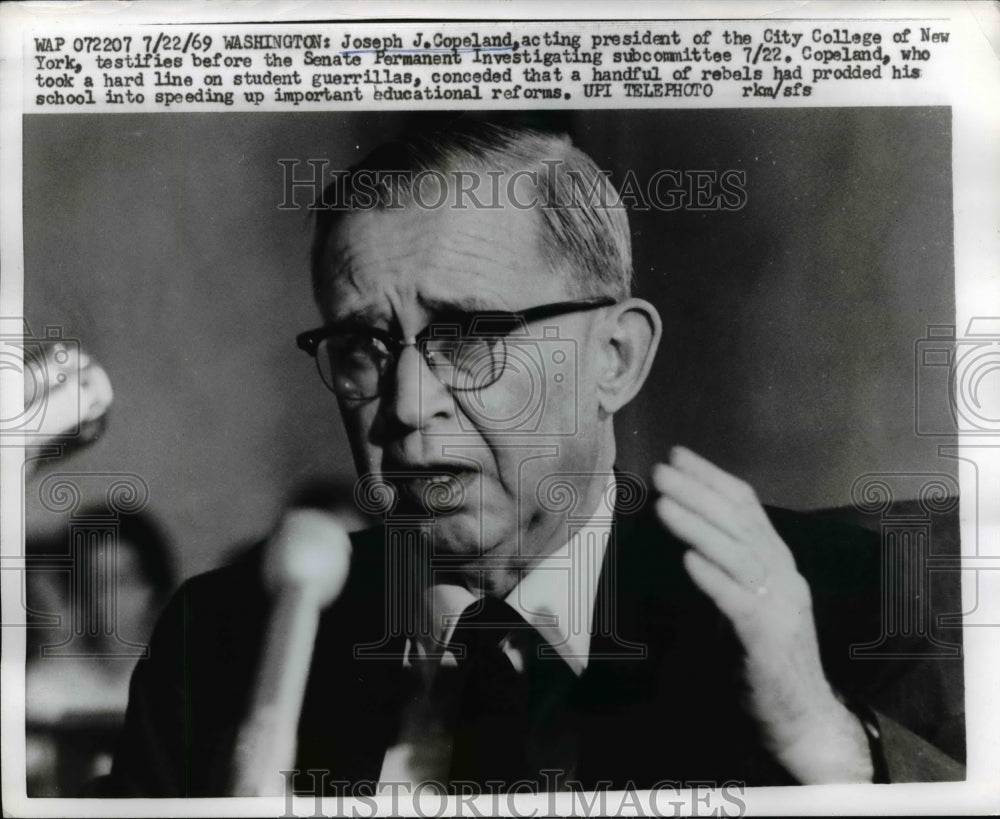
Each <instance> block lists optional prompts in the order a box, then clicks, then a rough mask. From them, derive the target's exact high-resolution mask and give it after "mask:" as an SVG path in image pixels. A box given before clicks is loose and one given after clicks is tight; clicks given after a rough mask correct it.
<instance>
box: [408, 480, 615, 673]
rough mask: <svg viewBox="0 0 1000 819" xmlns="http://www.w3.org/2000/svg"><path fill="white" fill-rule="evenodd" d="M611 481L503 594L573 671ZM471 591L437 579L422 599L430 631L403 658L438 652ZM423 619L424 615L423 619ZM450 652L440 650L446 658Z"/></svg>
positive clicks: (587, 625) (584, 631) (590, 601)
mask: <svg viewBox="0 0 1000 819" xmlns="http://www.w3.org/2000/svg"><path fill="white" fill-rule="evenodd" d="M615 497H616V494H615V492H614V480H613V479H612V481H611V482H610V483H609V484H608V487H607V489H606V490H605V491H604V492H603V493H602V495H601V502H600V505H599V506H598V508H597V510H596V511H595V512H594V514H593V515H592V516H591V517H590V519H589V520H587V521H581V522H580V523H573V522H570V524H569V525H570V527H571V528H572V532H571V534H570V537H569V539H568V540H567V541H566V542H565V543H564V544H563V545H562V546H561V547H560V548H558V549H556V550H555V551H554V552H552V553H551V554H549V555H547V556H546V557H545V558H544V559H542V561H541V562H540V563H539V564H538V565H537V566H535V567H534V568H533V569H532V570H531V571H530V572H528V573H527V574H526V575H524V577H522V578H521V581H520V582H519V583H518V584H517V585H516V586H515V587H514V588H513V589H512V590H511V592H510V594H508V595H507V597H506V598H505V601H506V603H507V604H508V605H509V606H511V608H513V609H514V610H515V611H517V612H518V613H519V614H520V615H521V616H522V617H523V618H524V619H525V621H526V622H528V623H530V624H531V625H532V626H534V628H535V629H536V630H537V631H538V633H539V634H541V635H542V637H543V638H544V639H545V640H546V641H547V642H548V643H549V645H551V646H552V647H553V648H554V649H555V651H556V652H558V654H559V656H560V657H562V658H563V660H565V661H566V664H567V665H569V667H570V668H571V669H572V670H573V672H574V673H575V674H576V675H577V676H579V675H580V674H582V673H583V672H584V670H585V669H586V667H587V661H588V658H589V655H590V634H591V629H592V626H593V618H594V602H595V600H596V598H597V590H598V585H599V582H600V576H601V567H602V566H603V564H604V554H605V551H606V550H607V544H608V538H609V537H610V535H611V525H612V519H613V516H614V508H613V505H612V504H613V502H614V498H615ZM475 600H476V596H475V595H474V594H473V593H472V592H470V591H469V590H468V589H466V588H465V587H464V586H458V585H455V584H451V583H437V584H434V585H433V586H431V587H430V588H429V589H428V590H427V593H426V594H425V595H424V599H423V601H422V603H423V605H424V607H425V611H427V607H429V614H430V617H429V623H430V626H431V632H430V635H425V636H423V637H421V636H420V635H414V636H413V637H411V639H410V640H409V641H408V642H407V651H406V659H405V660H404V662H405V663H407V664H408V663H409V658H410V656H411V652H412V651H414V650H415V651H416V652H417V654H418V656H420V657H428V658H429V657H431V656H433V655H440V654H441V652H442V646H444V645H447V643H448V641H449V640H450V639H451V635H452V633H453V632H454V630H455V625H456V623H457V620H458V617H459V615H460V614H461V613H462V611H463V610H464V609H465V608H466V607H467V606H468V605H469V604H471V603H472V602H474V601H475ZM425 622H428V620H425ZM449 658H450V654H445V655H444V659H445V661H447V660H448V659H449Z"/></svg>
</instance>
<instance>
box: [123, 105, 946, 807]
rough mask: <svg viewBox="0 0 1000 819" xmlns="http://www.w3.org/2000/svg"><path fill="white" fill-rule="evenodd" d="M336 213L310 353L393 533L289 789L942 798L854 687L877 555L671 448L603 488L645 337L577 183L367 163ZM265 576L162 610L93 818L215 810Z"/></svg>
mask: <svg viewBox="0 0 1000 819" xmlns="http://www.w3.org/2000/svg"><path fill="white" fill-rule="evenodd" d="M326 204H327V205H328V207H327V208H325V209H323V210H321V211H320V212H319V214H318V219H317V226H316V234H315V241H314V245H313V256H312V268H313V270H312V272H313V286H314V291H315V296H316V299H317V303H318V305H319V308H320V311H321V313H322V317H323V325H322V327H320V328H319V329H317V330H314V331H310V332H307V333H303V334H302V335H301V336H300V337H299V344H300V346H301V347H302V348H303V349H304V350H306V351H307V352H308V353H310V354H311V355H313V356H314V357H315V358H316V361H317V364H318V368H319V371H320V374H321V376H322V377H323V381H324V383H325V384H326V385H327V387H328V388H329V389H330V390H331V391H332V393H333V395H334V396H335V398H336V401H337V403H338V405H339V408H340V412H341V414H342V416H343V419H344V423H345V425H346V428H347V431H348V436H349V439H350V442H351V446H352V451H353V456H354V460H355V463H356V466H357V470H358V473H359V476H360V482H359V499H360V501H361V502H362V503H363V504H368V505H372V506H374V505H378V502H381V505H380V506H379V509H380V511H381V512H383V513H384V516H385V522H384V525H382V526H379V527H377V528H375V529H372V530H368V531H365V532H363V533H360V534H358V535H356V536H354V537H353V538H352V540H353V547H354V548H353V559H352V563H351V568H350V573H349V576H348V580H347V585H346V588H345V589H344V591H343V593H342V594H341V595H340V597H339V598H338V599H337V600H336V602H335V603H333V604H332V605H331V606H330V607H329V608H328V609H327V610H326V611H325V612H324V614H323V617H322V621H321V623H320V628H319V634H318V637H317V639H316V644H315V650H314V654H313V658H312V665H311V670H310V676H309V683H308V688H307V690H306V694H305V702H304V706H303V710H302V715H301V719H300V721H299V727H298V745H297V763H296V767H297V768H298V769H299V770H301V771H307V770H312V771H313V772H314V773H313V774H311V776H312V777H313V778H312V780H311V781H312V782H313V783H314V787H317V788H323V789H326V790H327V791H330V792H334V791H336V790H337V788H338V787H343V784H344V783H349V784H352V785H353V784H358V783H368V784H370V785H374V784H375V783H379V782H381V783H394V782H411V783H415V782H418V781H428V780H433V781H436V782H440V783H442V786H444V787H451V788H455V789H457V788H458V787H459V786H463V785H465V784H470V785H471V786H473V787H484V788H499V789H503V788H507V787H510V786H511V785H513V784H514V783H522V784H523V783H524V782H525V781H527V782H530V783H534V784H535V785H536V786H537V787H538V788H539V789H543V790H545V789H553V788H561V787H567V786H569V783H573V786H575V787H583V788H587V789H593V788H606V787H619V788H620V787H625V786H626V785H634V786H636V787H651V786H653V785H656V784H660V783H663V782H672V783H675V784H684V783H689V782H696V781H697V782H705V781H715V782H719V783H721V782H723V781H732V780H738V781H741V782H746V783H747V784H750V785H754V784H791V783H797V782H798V783H830V782H871V781H888V780H898V779H941V778H960V777H961V775H962V774H961V769H960V767H959V766H958V765H957V764H955V763H953V762H951V760H950V759H949V758H948V757H946V756H944V755H943V754H942V753H940V752H939V751H937V749H935V748H933V747H932V746H931V745H929V744H928V743H926V742H924V741H923V740H922V739H920V738H919V737H918V736H916V735H915V734H912V733H910V732H909V731H907V730H906V729H905V728H903V727H902V726H900V725H898V724H896V723H895V722H893V721H891V720H889V719H887V718H885V717H883V716H882V715H881V714H879V713H876V712H875V711H874V710H873V709H871V708H870V707H869V706H868V702H869V696H870V695H871V694H872V692H877V691H878V690H879V689H880V686H885V685H886V684H887V674H886V668H885V664H881V665H878V664H875V665H872V664H868V665H865V664H864V663H856V662H855V663H852V662H851V661H850V659H849V652H848V647H849V646H850V645H851V644H855V643H863V642H866V641H868V642H870V641H872V640H874V639H877V638H878V636H879V595H878V587H877V579H878V544H877V539H876V540H875V542H874V543H872V538H871V537H870V536H868V535H866V534H864V533H858V532H857V531H854V530H849V529H843V528H839V527H835V526H833V525H831V524H821V523H817V522H815V521H813V520H811V519H809V518H806V517H805V516H801V515H797V514H792V513H788V512H782V511H779V510H765V509H764V508H763V507H762V506H761V505H760V503H759V502H758V501H757V499H756V497H755V495H754V492H753V490H752V489H751V488H750V487H749V486H747V485H746V484H745V483H743V482H742V481H741V480H739V479H738V478H736V477H733V476H732V475H729V474H727V473H726V472H724V471H723V470H721V469H719V468H718V467H716V466H714V465H713V464H711V463H709V462H707V461H705V460H704V459H702V458H701V457H699V456H698V455H696V454H694V453H693V452H690V451H688V450H686V449H683V448H681V447H673V448H672V449H671V448H670V447H669V445H668V442H658V444H657V445H658V446H661V447H662V448H663V451H664V454H667V453H669V458H668V459H667V462H665V463H663V464H661V465H659V466H657V467H656V469H655V470H654V473H653V475H652V476H651V480H650V481H646V480H643V479H641V478H639V477H637V476H633V475H628V474H627V473H624V472H621V471H616V469H615V466H616V448H615V433H614V417H615V414H616V413H617V412H618V411H619V410H620V409H621V408H622V407H623V406H625V405H626V404H627V403H628V402H629V401H630V400H631V399H632V398H633V397H634V396H635V395H636V394H637V393H638V391H639V390H640V389H641V388H642V385H643V382H644V381H645V379H646V377H647V376H648V374H649V371H650V367H651V363H652V359H653V356H654V354H655V351H656V348H657V344H658V341H659V338H660V329H661V327H660V318H659V316H658V314H657V312H656V310H655V309H654V308H653V306H652V305H651V304H649V303H648V302H646V301H643V300H641V299H638V298H634V297H632V296H631V294H630V290H631V278H632V269H631V246H630V234H629V228H628V221H627V217H626V214H625V211H624V209H623V208H622V207H621V206H620V205H619V204H618V202H617V198H616V194H615V191H614V190H613V188H612V187H611V185H610V183H609V182H608V180H607V178H606V176H604V175H602V174H601V172H600V171H599V169H598V168H597V167H596V165H595V164H594V163H593V162H592V161H591V160H590V159H589V157H587V156H586V155H584V154H583V153H582V152H580V151H579V150H578V149H576V148H574V147H573V146H572V145H571V143H570V142H569V140H567V139H566V138H564V137H560V136H553V135H547V134H543V133H539V132H535V131H531V130H527V129H523V128H506V127H499V126H493V125H487V124H477V123H465V124H462V125H459V126H456V127H453V128H451V129H449V130H448V131H446V132H442V133H432V134H426V133H425V134H417V135H415V136H412V137H408V138H405V139H403V140H400V141H395V142H391V143H388V144H387V145H385V146H383V147H381V148H379V149H378V150H376V151H375V152H374V153H373V154H372V155H371V156H369V157H368V158H367V160H366V161H365V162H364V163H362V165H361V166H359V167H358V168H355V169H353V170H352V171H351V172H349V173H348V174H347V175H345V176H342V177H338V178H336V179H335V180H334V182H333V184H331V186H330V188H329V189H328V191H327V197H326ZM674 352H676V351H674ZM259 573H260V568H259V560H258V559H257V558H256V557H251V558H249V559H247V560H245V561H243V562H242V563H240V564H238V565H236V566H233V567H230V568H227V569H224V570H220V571H218V572H215V573H212V574H210V575H206V576H203V577H201V578H196V579H195V580H193V581H191V582H189V583H188V584H186V585H185V587H184V588H182V590H181V591H180V592H179V593H178V596H177V598H176V599H175V603H174V605H173V606H172V607H171V608H170V610H168V612H167V614H166V615H165V616H164V619H163V622H162V623H161V625H160V627H159V629H158V632H157V634H156V636H155V638H154V644H153V652H152V656H151V658H150V660H148V661H146V662H144V663H142V664H140V666H139V668H138V670H137V672H136V674H135V678H134V680H133V687H132V696H131V703H130V707H129V714H128V719H127V725H126V729H125V733H124V736H123V740H122V746H121V750H120V752H119V753H118V755H117V757H116V760H115V766H114V771H113V774H112V778H111V783H110V789H111V790H114V791H115V792H117V793H123V794H146V795H164V796H168V795H169V796H179V795H219V794H222V793H224V792H225V791H224V788H225V777H226V770H227V765H228V761H229V759H230V757H231V755H232V752H233V751H232V748H233V737H234V736H235V734H236V732H237V730H238V728H239V725H240V724H241V721H242V720H243V719H244V715H245V712H246V709H247V707H248V690H249V687H250V680H251V679H252V678H253V676H254V674H255V668H256V664H257V661H258V658H259V656H260V652H261V643H262V641H263V639H264V638H263V633H264V631H265V629H264V624H265V621H266V612H267V609H268V605H269V601H268V598H267V595H266V593H265V592H264V591H263V590H262V588H261V583H260V580H259ZM317 771H319V772H323V774H322V776H319V777H318V778H317V774H316V773H315V772H317ZM276 776H277V774H276ZM319 783H322V784H319ZM298 787H299V788H300V789H301V788H302V787H303V786H302V785H301V784H299V785H298ZM306 789H308V786H306Z"/></svg>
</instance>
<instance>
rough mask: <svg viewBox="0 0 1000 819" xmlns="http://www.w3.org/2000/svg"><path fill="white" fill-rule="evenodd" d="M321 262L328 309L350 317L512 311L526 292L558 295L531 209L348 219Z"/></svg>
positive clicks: (411, 210)
mask: <svg viewBox="0 0 1000 819" xmlns="http://www.w3.org/2000/svg"><path fill="white" fill-rule="evenodd" d="M326 257H327V265H328V271H329V273H328V275H329V277H330V279H329V288H328V293H329V296H330V297H331V301H332V304H330V305H329V306H330V307H332V308H333V310H334V311H335V312H337V313H343V312H349V313H350V314H351V315H356V316H357V315H366V316H371V317H375V316H379V315H383V316H384V314H385V313H387V312H390V311H389V310H387V309H386V308H387V307H388V306H389V305H387V304H386V300H387V299H388V300H390V301H393V300H394V301H396V302H398V304H392V305H391V307H392V308H393V309H394V310H398V309H399V307H400V306H401V305H402V304H403V303H411V304H412V305H415V306H417V307H419V308H420V309H422V310H423V311H424V312H426V313H430V314H433V313H438V312H447V311H448V310H455V309H461V310H490V309H517V308H518V307H523V306H524V304H526V303H527V302H524V301H523V300H524V295H525V293H526V292H548V291H551V292H552V294H554V295H559V294H562V293H564V292H565V282H564V281H563V280H562V279H563V277H562V276H559V275H556V274H555V273H554V272H553V271H552V270H551V266H550V265H549V263H548V262H547V260H546V258H545V256H544V255H543V253H542V251H541V239H540V220H539V218H538V215H537V213H536V212H535V211H534V210H531V209H517V208H513V207H506V208H502V209H501V208H496V209H477V208H451V207H449V208H439V209H429V208H420V207H418V206H416V205H412V204H411V205H409V206H407V207H403V208H401V209H385V210H373V211H366V212H356V213H352V214H350V215H348V216H346V217H345V218H344V219H343V221H342V222H341V224H340V225H339V226H338V228H337V229H336V230H335V231H334V233H333V235H332V236H331V241H330V243H329V245H328V249H327V254H326ZM519 299H520V301H521V302H523V303H519Z"/></svg>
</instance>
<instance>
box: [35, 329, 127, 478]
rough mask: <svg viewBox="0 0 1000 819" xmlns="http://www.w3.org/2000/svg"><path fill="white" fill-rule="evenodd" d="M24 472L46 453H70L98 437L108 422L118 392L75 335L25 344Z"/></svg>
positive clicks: (64, 455) (36, 464) (51, 454)
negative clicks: (75, 340) (64, 339)
mask: <svg viewBox="0 0 1000 819" xmlns="http://www.w3.org/2000/svg"><path fill="white" fill-rule="evenodd" d="M23 372H24V412H23V414H22V416H21V418H22V419H24V421H25V432H24V433H23V435H22V438H23V441H24V449H25V453H24V456H25V463H26V474H28V475H31V474H32V473H34V472H35V471H37V468H38V467H39V465H40V462H41V461H42V460H44V459H45V458H46V457H49V458H52V457H55V456H59V457H66V456H67V455H69V454H70V453H72V452H76V451H78V450H80V449H83V448H84V447H86V446H89V445H90V444H92V443H94V442H95V441H96V440H97V439H98V438H99V437H100V436H101V434H102V433H103V432H104V428H105V426H106V425H107V419H108V410H109V408H110V407H111V402H112V399H113V396H114V392H113V390H112V389H111V381H110V380H109V379H108V374H107V373H106V372H105V370H104V368H103V367H102V366H101V365H100V364H99V363H98V362H97V361H96V359H94V358H93V356H90V355H88V354H87V353H86V352H84V350H83V349H82V348H81V347H80V345H79V343H76V342H74V341H72V340H67V341H63V340H60V339H43V340H39V339H36V340H34V341H31V342H30V343H28V342H26V343H25V345H24V364H23Z"/></svg>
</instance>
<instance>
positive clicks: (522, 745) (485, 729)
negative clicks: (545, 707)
mask: <svg viewBox="0 0 1000 819" xmlns="http://www.w3.org/2000/svg"><path fill="white" fill-rule="evenodd" d="M530 628H531V626H529V625H528V624H527V623H526V622H525V621H524V619H523V618H522V617H521V616H520V615H519V614H518V613H517V612H516V611H514V609H512V608H511V607H510V606H508V605H507V604H506V603H504V602H503V601H501V600H497V599H496V598H493V597H484V598H483V599H482V600H478V601H476V602H475V603H473V604H472V605H470V606H469V607H468V608H466V609H465V611H463V612H462V616H461V618H460V619H459V621H458V624H457V626H456V627H455V633H454V634H453V635H452V638H451V641H450V642H449V648H450V649H451V650H452V652H453V653H454V654H455V655H456V659H457V661H458V670H459V676H460V681H461V685H460V692H461V693H460V696H459V700H458V702H457V704H456V706H457V707H456V708H455V710H454V711H453V721H452V726H451V730H452V736H453V737H454V746H453V751H452V759H451V772H450V778H451V781H452V782H453V783H454V782H457V781H463V782H474V783H477V784H478V785H479V786H480V787H481V788H484V787H486V783H487V782H490V781H502V782H504V783H505V784H506V785H507V786H509V785H510V784H511V783H513V782H515V781H517V780H518V779H520V778H522V777H523V776H525V775H526V774H528V773H529V768H528V763H527V758H526V749H527V739H528V731H529V721H528V680H527V678H526V676H525V675H523V674H520V673H518V671H517V670H516V669H515V668H514V665H513V663H511V661H510V659H509V658H508V657H507V655H506V654H504V652H503V651H502V650H501V647H500V644H501V643H502V642H503V641H504V639H505V638H506V637H507V636H508V635H509V634H510V633H511V631H512V630H514V629H530Z"/></svg>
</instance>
